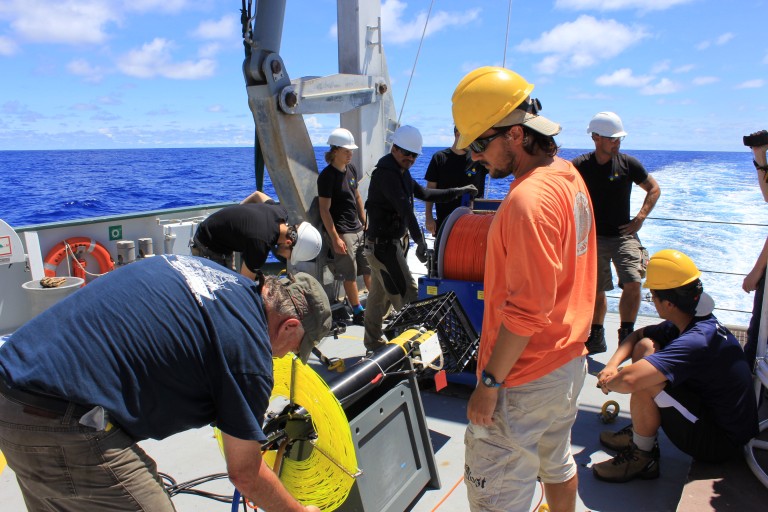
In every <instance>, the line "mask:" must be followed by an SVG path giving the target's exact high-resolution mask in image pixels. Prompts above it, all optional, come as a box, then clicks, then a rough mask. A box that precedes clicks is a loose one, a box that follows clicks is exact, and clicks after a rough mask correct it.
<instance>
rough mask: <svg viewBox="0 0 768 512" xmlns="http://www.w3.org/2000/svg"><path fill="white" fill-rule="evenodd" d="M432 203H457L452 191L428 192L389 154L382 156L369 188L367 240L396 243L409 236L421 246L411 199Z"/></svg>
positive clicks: (422, 236)
mask: <svg viewBox="0 0 768 512" xmlns="http://www.w3.org/2000/svg"><path fill="white" fill-rule="evenodd" d="M414 197H415V198H416V199H420V200H422V201H432V202H435V203H439V202H445V201H450V200H452V199H456V191H455V190H454V189H427V188H424V187H422V186H421V185H419V184H418V183H417V182H416V180H414V179H413V177H411V173H410V172H409V171H408V170H406V169H403V168H401V167H400V165H399V164H398V163H397V160H395V157H393V156H392V153H389V154H387V155H384V156H383V157H381V159H380V160H379V161H378V162H377V163H376V168H375V169H374V170H373V172H372V173H371V183H370V184H369V185H368V200H367V201H366V202H365V209H366V211H367V212H368V230H367V231H366V236H368V237H369V238H382V239H390V240H391V239H396V238H402V237H403V236H405V233H406V231H408V232H409V233H410V234H411V240H413V241H414V242H416V243H417V244H420V243H423V242H424V235H423V234H422V233H421V228H420V227H419V223H418V221H417V220H416V215H415V214H414V213H413V198H414Z"/></svg>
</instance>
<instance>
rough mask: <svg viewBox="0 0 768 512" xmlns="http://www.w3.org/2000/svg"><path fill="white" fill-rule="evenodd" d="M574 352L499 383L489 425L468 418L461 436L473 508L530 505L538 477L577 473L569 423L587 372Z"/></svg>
mask: <svg viewBox="0 0 768 512" xmlns="http://www.w3.org/2000/svg"><path fill="white" fill-rule="evenodd" d="M586 371H587V368H586V360H585V358H584V357H578V358H576V359H574V360H572V361H570V362H568V363H566V364H565V365H563V366H561V367H560V368H558V369H557V370H555V371H553V372H552V373H550V374H548V375H545V376H544V377H541V378H539V379H537V380H535V381H533V382H529V383H527V384H523V385H522V386H516V387H513V388H502V389H501V390H500V391H499V400H498V402H497V403H496V410H495V411H494V413H493V425H492V426H490V427H478V426H476V425H472V424H470V425H469V426H468V427H467V432H466V434H465V436H464V444H465V450H466V452H465V459H464V461H465V462H464V483H465V484H466V486H467V498H468V500H469V506H470V510H472V511H481V510H482V511H486V512H487V511H498V512H502V511H504V512H516V511H521V512H523V511H525V512H527V511H529V510H530V509H531V500H532V499H533V495H534V491H535V489H536V477H537V476H538V477H540V478H541V480H542V482H544V483H547V484H556V483H563V482H567V481H568V480H570V479H571V478H573V477H574V476H575V475H576V469H577V468H576V462H575V461H574V460H573V455H571V427H573V423H574V422H575V421H576V413H577V412H578V407H577V405H578V404H577V400H578V396H579V393H580V392H581V387H582V386H583V385H584V377H585V375H586Z"/></svg>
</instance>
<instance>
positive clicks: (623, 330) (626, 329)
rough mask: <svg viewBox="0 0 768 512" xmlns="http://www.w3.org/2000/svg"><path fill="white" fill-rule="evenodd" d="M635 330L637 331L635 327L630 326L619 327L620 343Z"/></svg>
mask: <svg viewBox="0 0 768 512" xmlns="http://www.w3.org/2000/svg"><path fill="white" fill-rule="evenodd" d="M633 332H635V331H634V329H631V328H629V327H619V343H621V342H622V341H624V338H626V337H627V336H629V335H630V334H632V333H633Z"/></svg>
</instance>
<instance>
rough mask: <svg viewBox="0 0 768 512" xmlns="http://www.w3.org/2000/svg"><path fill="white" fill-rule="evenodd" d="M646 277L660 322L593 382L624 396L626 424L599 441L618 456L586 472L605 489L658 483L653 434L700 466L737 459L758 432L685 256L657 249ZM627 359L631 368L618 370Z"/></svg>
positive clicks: (750, 398) (741, 381)
mask: <svg viewBox="0 0 768 512" xmlns="http://www.w3.org/2000/svg"><path fill="white" fill-rule="evenodd" d="M647 276H648V277H647V279H646V281H645V284H644V287H645V288H650V290H651V297H652V298H653V304H654V306H656V311H658V313H659V316H660V317H661V318H663V319H664V320H666V321H665V322H662V323H660V324H658V325H654V326H648V327H644V328H642V329H638V330H637V331H634V332H633V333H632V334H630V335H629V336H627V337H626V338H625V339H624V340H623V341H622V342H621V344H620V345H619V348H618V349H617V350H616V353H615V354H614V355H613V356H612V357H611V359H610V360H609V361H608V364H606V365H605V368H604V369H603V370H602V371H601V372H600V373H598V375H597V379H598V385H599V386H600V388H601V389H602V390H603V393H605V394H608V393H609V392H611V391H615V392H617V393H631V394H632V399H631V402H630V403H631V408H632V410H631V411H630V412H631V415H632V425H630V426H628V427H626V428H624V429H622V430H619V431H618V432H611V431H606V432H602V433H601V434H600V442H601V443H602V444H603V445H604V446H606V447H608V448H610V449H612V450H616V451H618V452H619V454H618V455H617V456H616V457H614V458H613V459H611V460H608V461H605V462H601V463H599V464H595V465H594V466H593V467H592V470H593V472H594V474H595V476H596V477H597V478H599V479H601V480H605V481H608V482H626V481H629V480H631V479H633V478H636V477H639V478H643V479H650V478H656V477H658V476H659V448H658V444H657V443H656V433H657V432H658V430H659V427H661V428H663V429H664V433H665V434H667V437H669V439H670V441H672V443H674V445H675V446H677V447H678V448H679V449H680V450H682V451H684V452H685V453H687V454H688V455H690V456H692V457H693V458H694V459H696V460H701V461H705V462H722V461H725V460H727V459H729V458H731V457H735V456H739V455H740V454H741V453H742V448H743V446H744V445H745V444H746V443H747V442H748V441H749V440H750V439H752V438H753V437H755V436H756V435H757V433H758V422H757V401H756V400H755V394H754V392H753V390H752V389H753V388H752V374H751V372H750V369H749V365H748V364H747V360H746V358H745V356H744V351H743V350H742V348H741V346H740V345H739V342H738V341H737V340H736V338H735V337H734V336H733V334H731V333H730V332H729V331H728V329H726V328H725V327H724V326H723V325H722V324H720V322H718V320H717V318H715V317H714V315H712V309H713V308H714V302H713V301H712V298H711V297H710V296H709V295H707V294H705V293H704V289H703V286H702V284H701V281H700V280H699V277H700V276H701V272H700V271H699V269H698V268H696V265H695V264H694V263H693V261H692V260H691V259H690V258H689V257H688V256H686V255H685V254H683V253H681V252H679V251H675V250H673V249H664V250H662V251H659V252H657V253H656V254H654V255H653V257H652V258H651V259H650V262H649V263H648V274H647ZM630 357H631V358H632V364H631V365H629V366H626V367H624V368H623V369H622V368H619V365H620V364H621V363H622V362H624V361H625V360H627V359H629V358H630Z"/></svg>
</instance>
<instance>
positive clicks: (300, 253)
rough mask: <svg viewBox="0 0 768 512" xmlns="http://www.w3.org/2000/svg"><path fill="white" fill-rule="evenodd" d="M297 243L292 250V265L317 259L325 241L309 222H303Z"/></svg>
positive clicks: (300, 225)
mask: <svg viewBox="0 0 768 512" xmlns="http://www.w3.org/2000/svg"><path fill="white" fill-rule="evenodd" d="M296 233H297V235H298V236H297V237H296V243H295V244H294V246H293V250H291V265H295V264H296V263H298V262H300V261H309V260H312V259H315V257H317V255H318V254H320V247H322V245H323V239H322V238H321V237H320V232H319V231H318V230H317V229H315V227H314V226H313V225H312V224H310V223H309V222H302V223H301V224H299V228H298V229H297V230H296Z"/></svg>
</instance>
